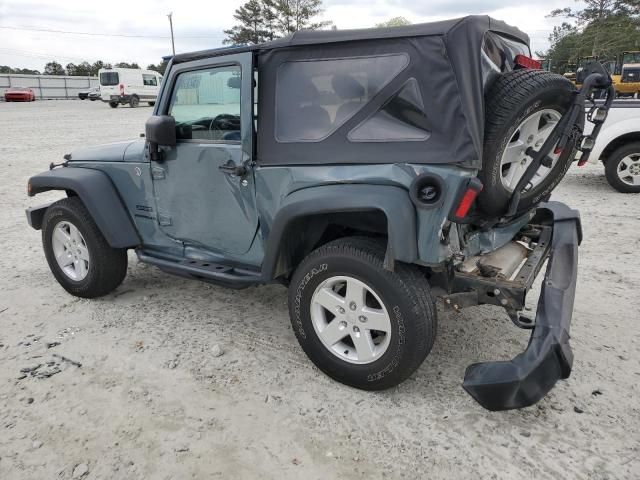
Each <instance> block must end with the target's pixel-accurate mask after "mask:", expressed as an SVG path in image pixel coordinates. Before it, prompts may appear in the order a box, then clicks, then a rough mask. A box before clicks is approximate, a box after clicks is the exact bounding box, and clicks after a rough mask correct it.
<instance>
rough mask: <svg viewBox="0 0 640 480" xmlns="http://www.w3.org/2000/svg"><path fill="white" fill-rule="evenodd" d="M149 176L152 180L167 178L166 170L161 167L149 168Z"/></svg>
mask: <svg viewBox="0 0 640 480" xmlns="http://www.w3.org/2000/svg"><path fill="white" fill-rule="evenodd" d="M151 178H153V179H154V180H163V179H165V178H167V171H166V170H165V169H164V168H161V167H153V168H151Z"/></svg>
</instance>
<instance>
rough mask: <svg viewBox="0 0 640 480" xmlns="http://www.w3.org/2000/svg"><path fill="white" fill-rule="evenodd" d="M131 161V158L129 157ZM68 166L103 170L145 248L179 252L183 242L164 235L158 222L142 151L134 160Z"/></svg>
mask: <svg viewBox="0 0 640 480" xmlns="http://www.w3.org/2000/svg"><path fill="white" fill-rule="evenodd" d="M131 158H132V160H133V157H131ZM70 166H71V167H73V169H75V168H76V167H79V169H80V168H87V169H89V168H90V169H94V170H99V171H101V172H104V173H105V174H106V175H107V176H108V177H109V178H110V179H111V181H112V182H113V185H114V186H115V187H116V189H117V190H118V195H119V196H120V198H121V199H122V203H123V204H124V206H125V208H126V209H127V212H128V214H129V217H130V218H131V219H132V220H133V223H134V224H135V227H136V230H137V231H138V234H139V236H140V238H141V240H142V242H141V243H142V245H144V246H145V247H146V248H154V249H162V250H165V251H167V253H171V254H173V255H182V254H183V250H184V249H183V246H182V243H180V242H176V241H175V240H173V239H171V238H170V237H168V236H167V234H166V233H164V232H163V231H162V229H161V228H160V224H159V223H158V218H157V211H156V208H155V200H154V197H153V181H152V178H151V175H152V169H151V165H150V164H149V161H148V157H147V156H146V155H144V154H142V155H140V156H138V157H137V160H136V161H131V162H127V161H125V162H120V161H117V162H116V161H112V162H109V161H105V162H96V161H87V162H70Z"/></svg>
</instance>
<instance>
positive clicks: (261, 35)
mask: <svg viewBox="0 0 640 480" xmlns="http://www.w3.org/2000/svg"><path fill="white" fill-rule="evenodd" d="M233 18H235V19H236V20H238V22H240V23H239V24H238V25H235V26H234V27H233V28H231V29H230V30H225V31H224V33H225V34H226V35H227V38H226V39H225V40H224V43H231V44H244V43H248V44H257V43H262V42H264V41H266V40H269V39H270V38H269V37H270V35H268V32H267V30H266V29H265V15H264V6H263V4H262V2H261V1H260V0H249V1H248V2H247V3H245V4H244V5H242V6H241V7H239V8H238V9H236V11H235V13H234V15H233ZM271 38H272V36H271Z"/></svg>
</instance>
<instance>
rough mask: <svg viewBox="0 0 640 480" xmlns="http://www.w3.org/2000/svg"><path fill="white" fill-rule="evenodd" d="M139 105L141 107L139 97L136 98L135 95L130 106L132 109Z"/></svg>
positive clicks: (130, 101)
mask: <svg viewBox="0 0 640 480" xmlns="http://www.w3.org/2000/svg"><path fill="white" fill-rule="evenodd" d="M138 105H140V99H139V98H138V97H136V96H135V95H133V96H132V97H131V98H130V99H129V106H130V107H131V108H136V107H137V106H138Z"/></svg>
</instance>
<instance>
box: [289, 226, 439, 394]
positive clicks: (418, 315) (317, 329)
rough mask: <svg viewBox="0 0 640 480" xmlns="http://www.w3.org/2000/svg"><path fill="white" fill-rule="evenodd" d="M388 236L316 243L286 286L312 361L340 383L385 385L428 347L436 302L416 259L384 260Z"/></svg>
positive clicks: (405, 372)
mask: <svg viewBox="0 0 640 480" xmlns="http://www.w3.org/2000/svg"><path fill="white" fill-rule="evenodd" d="M384 256H385V248H384V244H383V243H381V242H378V241H376V240H374V239H370V238H366V237H348V238H343V239H339V240H336V241H333V242H331V243H328V244H326V245H324V246H322V247H320V248H318V249H317V250H315V251H313V252H312V253H311V254H309V256H308V257H307V258H305V259H304V260H303V261H302V263H301V264H300V265H299V266H298V268H297V269H296V271H295V273H294V275H293V277H292V279H291V283H290V286H289V315H290V317H291V324H292V326H293V330H294V331H295V334H296V337H297V338H298V342H299V343H300V345H301V346H302V348H303V350H304V351H305V353H306V354H307V356H308V357H309V358H310V359H311V361H312V362H313V363H314V364H315V365H316V366H317V367H318V368H319V369H320V370H322V371H323V372H324V373H326V374H327V375H329V376H330V377H332V378H334V379H335V380H338V381H339V382H341V383H344V384H346V385H350V386H352V387H356V388H361V389H364V390H383V389H386V388H390V387H393V386H395V385H398V384H399V383H401V382H402V381H404V380H405V379H406V378H408V377H409V376H410V375H411V374H412V373H413V372H414V371H415V370H416V369H417V368H418V367H419V366H420V365H421V364H422V362H423V361H424V359H425V358H426V356H427V355H428V354H429V352H430V351H431V348H432V346H433V343H434V340H435V335H436V324H437V318H436V309H435V304H434V302H433V298H432V297H431V293H430V289H429V284H428V282H427V280H426V278H425V277H424V275H423V274H422V272H421V271H420V270H419V269H418V268H417V267H414V266H410V265H404V264H397V265H396V268H395V271H393V272H391V271H389V270H386V269H385V268H384V267H383V261H384Z"/></svg>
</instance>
